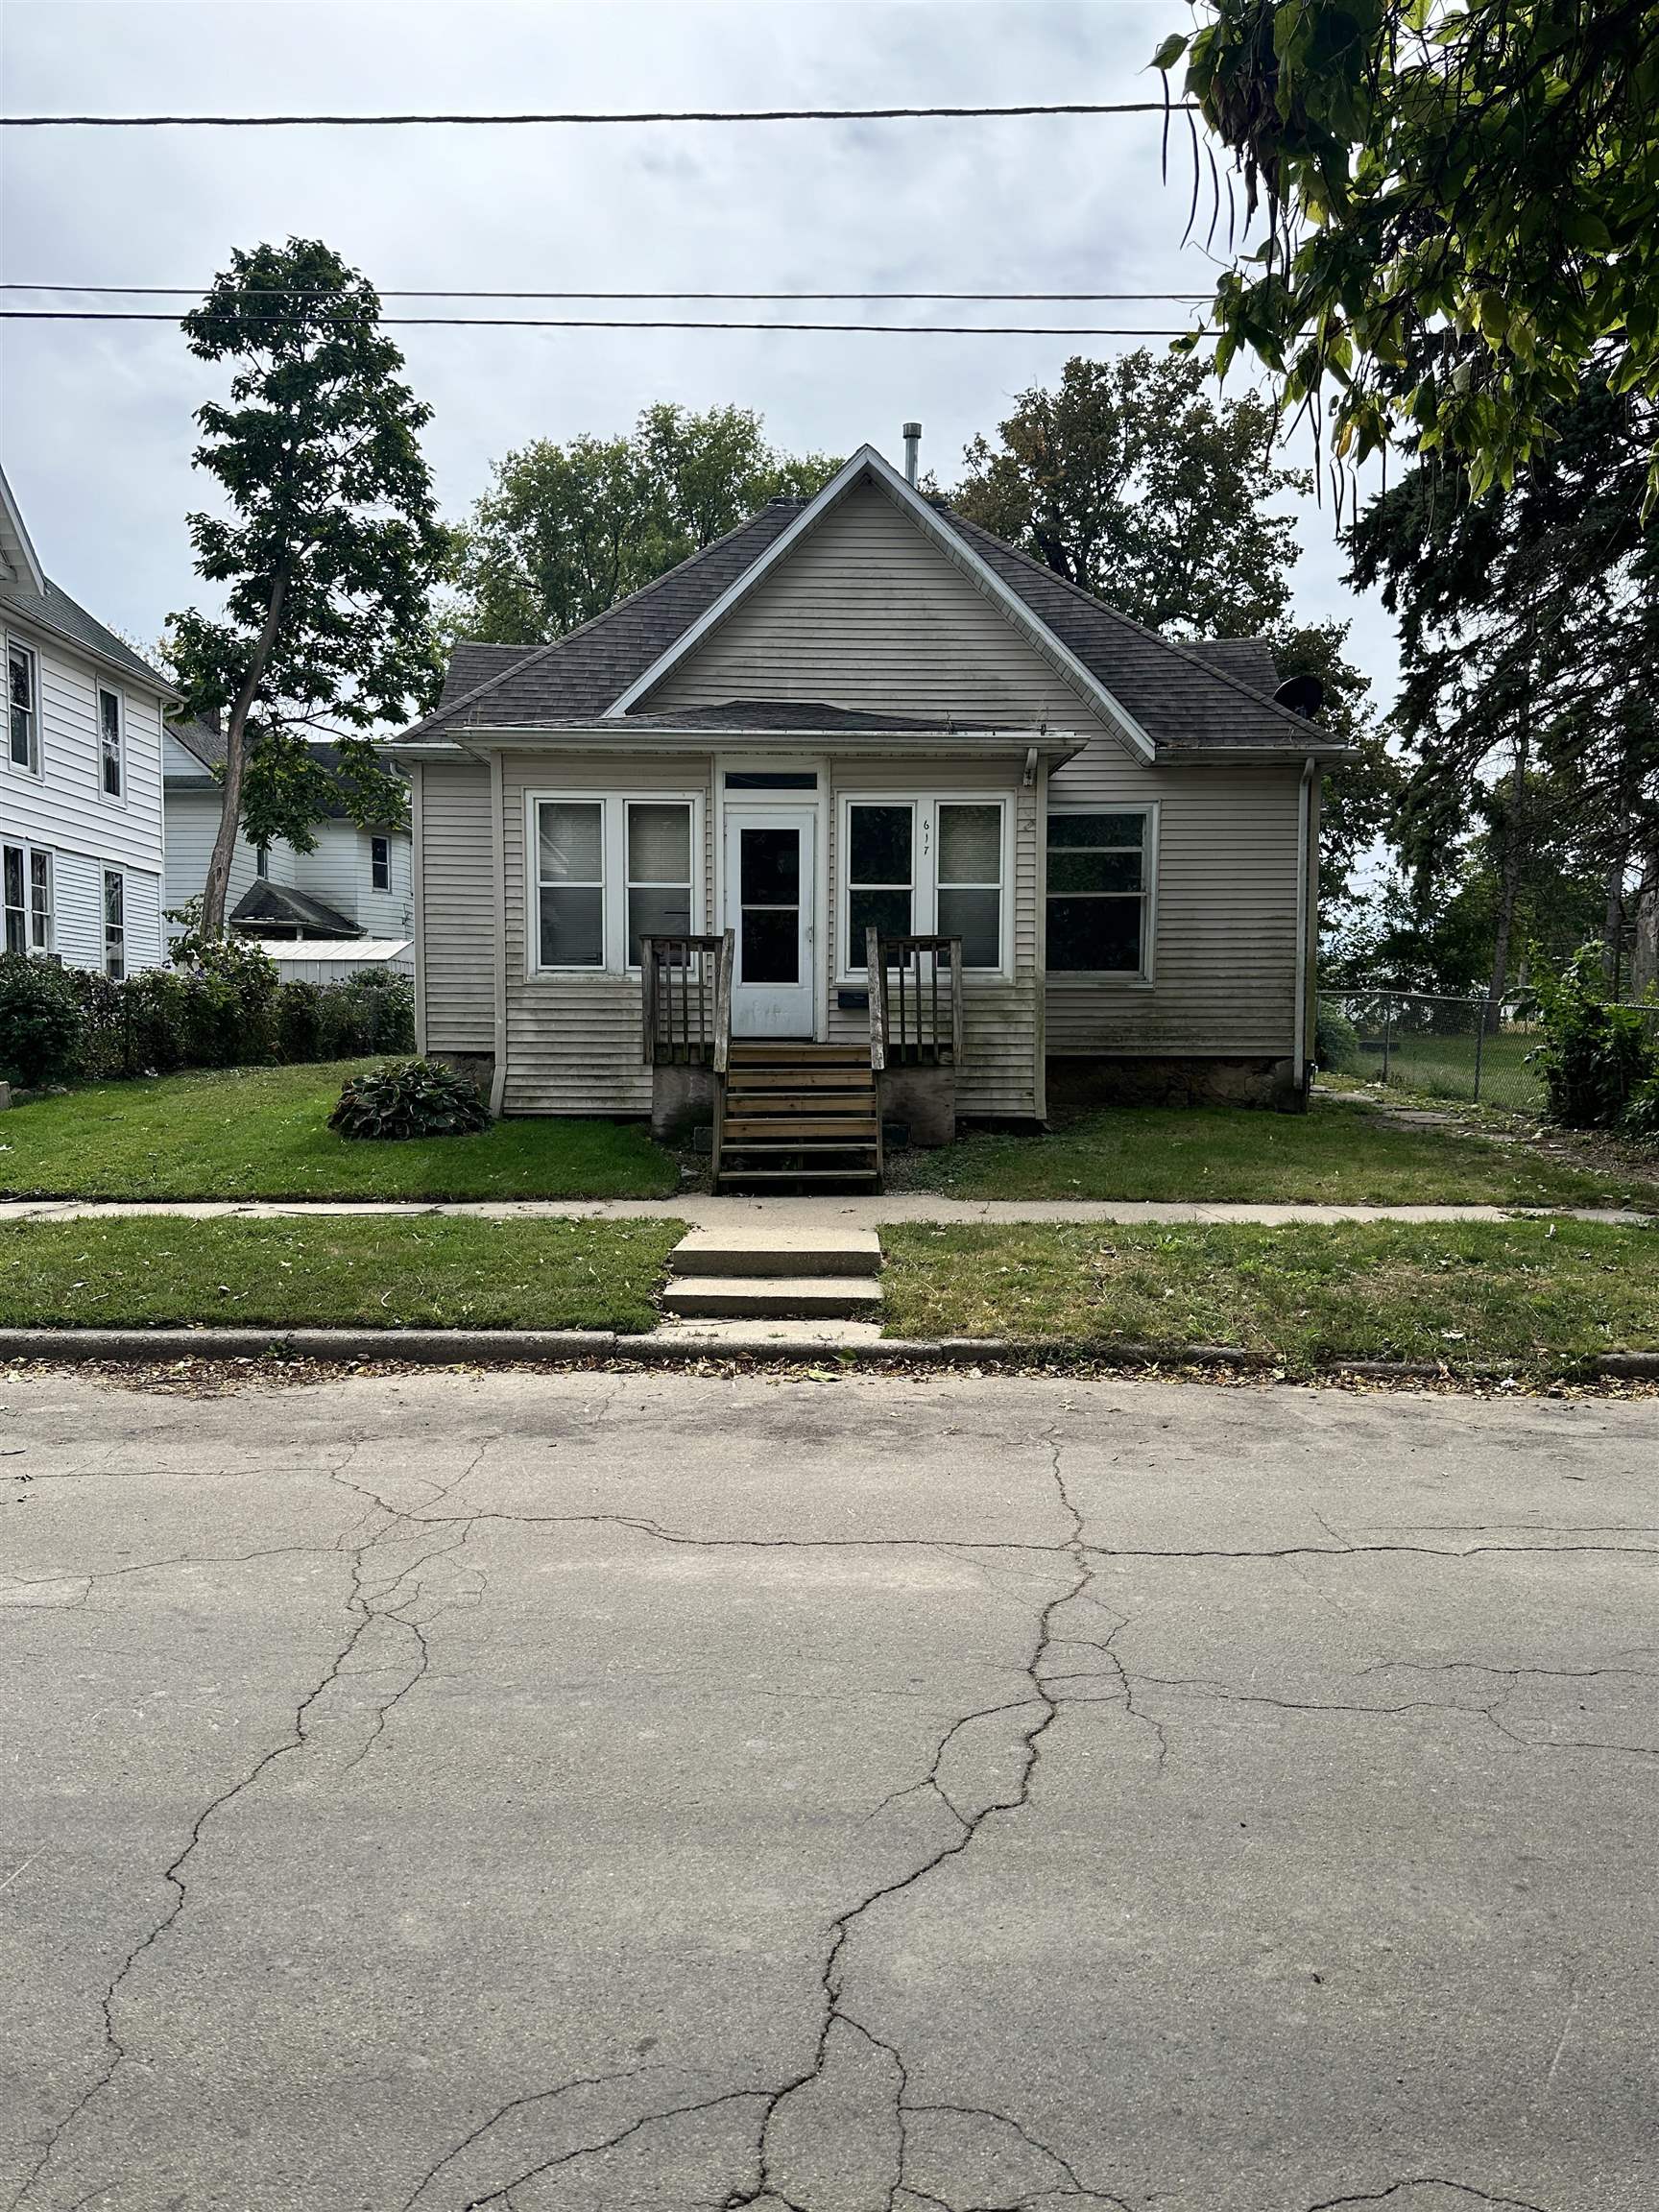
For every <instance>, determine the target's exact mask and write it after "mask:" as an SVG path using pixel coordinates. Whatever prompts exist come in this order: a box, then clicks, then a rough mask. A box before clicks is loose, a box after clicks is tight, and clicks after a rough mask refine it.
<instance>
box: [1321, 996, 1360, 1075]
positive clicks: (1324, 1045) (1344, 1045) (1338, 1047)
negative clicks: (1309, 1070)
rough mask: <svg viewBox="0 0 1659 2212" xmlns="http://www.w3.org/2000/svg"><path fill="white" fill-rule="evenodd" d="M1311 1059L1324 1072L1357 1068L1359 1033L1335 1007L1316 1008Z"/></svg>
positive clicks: (1358, 1062) (1323, 1006) (1358, 1063)
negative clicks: (1324, 1070) (1325, 1070)
mask: <svg viewBox="0 0 1659 2212" xmlns="http://www.w3.org/2000/svg"><path fill="white" fill-rule="evenodd" d="M1313 1059H1314V1064H1315V1065H1316V1066H1317V1067H1320V1068H1327V1069H1340V1070H1347V1069H1354V1068H1358V1066H1359V1065H1360V1052H1359V1032H1358V1029H1356V1028H1355V1026H1354V1024H1353V1022H1350V1021H1349V1019H1348V1017H1347V1015H1346V1014H1344V1013H1343V1012H1342V1011H1341V1009H1340V1008H1339V1007H1336V1006H1326V1005H1321V1006H1320V1008H1319V1011H1318V1013H1317V1015H1316V1016H1315V1018H1314V1022H1313Z"/></svg>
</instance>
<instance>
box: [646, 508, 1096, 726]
mask: <svg viewBox="0 0 1659 2212" xmlns="http://www.w3.org/2000/svg"><path fill="white" fill-rule="evenodd" d="M728 699H811V700H820V699H821V700H827V701H829V703H830V704H831V705H833V706H837V707H855V708H868V709H877V710H879V709H882V708H891V709H894V710H895V711H897V712H899V713H902V714H911V715H934V714H953V715H955V716H956V717H957V718H958V719H959V720H961V721H966V722H1007V723H1019V724H1022V725H1025V726H1033V725H1035V724H1036V723H1038V722H1040V721H1044V720H1046V721H1049V722H1052V723H1056V724H1058V725H1059V726H1060V727H1062V728H1065V729H1070V728H1073V727H1076V726H1078V719H1079V717H1080V716H1081V715H1082V714H1083V703H1082V700H1081V698H1080V696H1079V695H1078V694H1077V693H1076V692H1074V691H1073V690H1072V689H1071V688H1070V685H1068V684H1067V683H1066V681H1065V679H1064V678H1063V677H1062V676H1061V675H1060V674H1059V672H1058V671H1057V670H1056V669H1054V668H1052V667H1050V666H1049V664H1048V662H1047V661H1045V660H1044V659H1043V658H1042V656H1041V655H1040V654H1038V653H1037V652H1035V651H1034V650H1033V648H1032V647H1031V646H1030V645H1029V644H1028V643H1027V642H1026V640H1025V638H1024V637H1022V635H1021V634H1020V632H1019V631H1018V630H1016V629H1015V627H1014V625H1013V623H1012V622H1011V621H1010V620H1009V619H1008V617H1007V615H1006V614H1004V613H1002V611H1001V610H1000V609H999V608H998V606H997V605H996V604H995V603H994V602H993V601H992V600H990V599H989V598H987V597H986V596H985V594H984V593H983V592H982V591H980V590H979V589H978V588H977V587H976V586H975V585H974V584H973V583H971V582H970V581H969V579H968V578H967V577H966V576H965V575H964V574H963V573H962V571H961V570H960V569H959V568H957V567H956V566H955V565H953V564H952V563H951V562H950V561H948V560H947V559H946V557H945V556H944V554H943V553H941V552H940V551H939V550H938V548H937V547H935V546H933V545H931V544H929V543H928V541H926V539H925V538H924V537H923V536H922V534H921V532H920V531H919V530H918V528H917V527H916V525H915V523H914V522H913V521H911V520H910V519H909V517H906V516H904V515H902V514H901V513H900V511H899V509H898V508H897V507H896V506H895V505H894V504H893V502H892V500H891V499H889V498H888V497H887V495H886V493H883V492H880V491H878V490H877V489H876V488H875V487H874V486H865V487H864V488H863V489H862V490H860V491H857V492H854V493H850V494H849V495H848V497H847V498H846V499H844V500H843V501H842V502H841V504H840V505H839V506H837V507H836V508H834V509H833V510H832V511H831V512H830V514H829V515H828V516H827V517H825V519H824V520H823V521H822V522H821V523H820V524H819V525H818V526H817V528H816V529H814V530H812V531H810V532H808V534H807V535H806V536H805V538H804V539H803V540H802V541H801V542H800V543H799V544H798V545H797V546H796V548H795V549H794V551H793V552H792V553H790V554H789V555H788V556H787V557H786V558H785V559H784V560H782V561H781V563H780V564H779V565H778V566H777V567H776V568H774V569H773V571H772V573H771V574H770V575H769V576H768V577H766V578H765V580H764V581H763V582H762V583H760V584H758V585H757V587H756V589H754V590H753V591H752V592H751V593H750V594H749V596H748V597H747V598H746V599H744V600H742V601H741V602H740V603H739V605H738V606H737V607H736V608H735V610H734V611H733V613H731V614H730V615H729V616H728V617H727V619H726V620H725V621H724V622H723V623H722V624H720V626H719V627H718V628H717V629H716V630H714V631H712V632H711V633H710V635H709V637H708V638H707V639H706V640H705V642H704V643H703V644H701V645H700V646H699V647H698V648H697V649H696V650H695V651H694V652H693V653H691V654H689V655H687V657H686V659H685V661H682V662H681V663H680V665H679V666H678V667H676V668H673V669H671V670H670V671H669V672H668V674H667V675H666V676H665V677H664V679H663V681H662V682H661V684H660V685H658V686H657V687H656V689H655V690H653V691H652V692H651V694H650V697H649V702H648V704H649V706H651V707H659V708H668V707H713V706H719V705H722V704H723V703H724V702H725V701H726V700H728ZM637 710H638V711H640V712H643V711H645V710H646V709H645V705H644V704H642V705H641V707H640V708H639V709H637Z"/></svg>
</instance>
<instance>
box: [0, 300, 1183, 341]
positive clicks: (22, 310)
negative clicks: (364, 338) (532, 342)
mask: <svg viewBox="0 0 1659 2212" xmlns="http://www.w3.org/2000/svg"><path fill="white" fill-rule="evenodd" d="M193 319H194V320H196V321H198V322H201V321H210V322H215V323H228V324H231V325H236V326H239V327H245V326H246V325H249V324H255V323H285V322H287V321H288V317H286V316H284V315H215V316H204V315H203V314H201V313H198V314H197V315H196V316H195V317H194V318H193ZM179 320H180V318H179V316H178V315H176V314H174V315H169V314H164V313H161V312H158V311H155V310H150V309H144V308H125V307H115V308H110V307H0V323H173V324H177V323H178V322H179ZM310 320H311V322H312V323H314V324H316V323H338V324H339V325H341V326H342V327H343V328H345V327H349V325H352V324H355V323H358V322H360V321H361V320H362V318H360V317H358V316H354V315H327V316H312V317H311V318H310ZM375 321H376V326H377V327H379V328H382V329H383V328H386V327H388V326H390V325H414V324H420V325H447V326H448V327H450V328H455V329H462V330H821V331H828V332H834V333H841V334H846V335H850V336H854V337H860V338H862V337H887V338H1185V337H1188V336H1190V325H1182V327H1181V328H1179V329H1176V330H1147V329H1139V328H1128V329H1116V328H1100V327H1096V326H1094V325H1082V324H1077V325H1072V324H1049V323H777V322H718V323H716V322H708V321H701V322H688V321H687V322H681V321H670V320H665V319H656V318H653V319H651V320H639V319H636V318H633V317H615V316H612V317H605V316H597V315H569V316H549V315H382V316H379V317H377V318H376V319H375Z"/></svg>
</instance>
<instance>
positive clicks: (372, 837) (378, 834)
mask: <svg viewBox="0 0 1659 2212" xmlns="http://www.w3.org/2000/svg"><path fill="white" fill-rule="evenodd" d="M376 845H384V846H385V848H386V880H385V882H384V883H376V882H375V880H374V848H375V846H376ZM369 889H370V891H371V892H372V893H373V896H374V897H375V898H376V899H385V898H388V897H390V895H391V891H392V840H391V838H390V836H389V835H387V834H386V832H385V831H383V830H380V829H371V830H370V832H369Z"/></svg>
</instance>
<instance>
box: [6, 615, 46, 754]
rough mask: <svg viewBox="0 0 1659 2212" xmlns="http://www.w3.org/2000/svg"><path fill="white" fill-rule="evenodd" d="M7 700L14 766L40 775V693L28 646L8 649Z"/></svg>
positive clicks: (16, 646)
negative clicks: (9, 711) (10, 711)
mask: <svg viewBox="0 0 1659 2212" xmlns="http://www.w3.org/2000/svg"><path fill="white" fill-rule="evenodd" d="M6 697H7V701H8V703H9V705H10V707H11V709H12V716H11V723H12V737H11V744H12V755H11V757H12V766H13V767H14V768H26V769H27V770H28V771H29V773H30V775H31V776H38V775H39V773H40V694H39V686H38V684H37V681H36V667H35V656H34V654H33V653H31V652H30V650H29V648H28V646H27V645H15V644H10V643H9V644H8V645H7V647H6Z"/></svg>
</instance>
